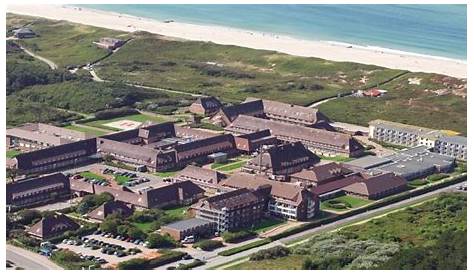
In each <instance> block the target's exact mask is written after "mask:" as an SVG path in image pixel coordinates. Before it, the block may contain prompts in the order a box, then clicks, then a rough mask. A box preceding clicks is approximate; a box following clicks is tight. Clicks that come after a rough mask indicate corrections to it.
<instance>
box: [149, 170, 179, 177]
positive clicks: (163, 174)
mask: <svg viewBox="0 0 474 274" xmlns="http://www.w3.org/2000/svg"><path fill="white" fill-rule="evenodd" d="M178 172H179V171H161V172H155V173H153V174H155V175H156V176H159V177H161V178H166V177H173V176H174V175H176V174H177V173H178Z"/></svg>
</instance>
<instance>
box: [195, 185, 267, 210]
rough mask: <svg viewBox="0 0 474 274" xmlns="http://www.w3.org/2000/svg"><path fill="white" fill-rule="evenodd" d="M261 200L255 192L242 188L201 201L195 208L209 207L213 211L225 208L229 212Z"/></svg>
mask: <svg viewBox="0 0 474 274" xmlns="http://www.w3.org/2000/svg"><path fill="white" fill-rule="evenodd" d="M261 199H262V197H259V196H258V195H256V194H255V193H253V191H251V190H249V189H246V188H241V189H237V190H233V191H229V192H225V193H222V194H218V195H215V196H212V197H209V198H207V199H204V200H201V201H200V202H199V203H198V204H197V205H195V206H193V207H195V208H200V207H202V206H205V205H209V207H210V208H212V209H217V210H222V209H223V208H227V209H229V210H234V209H237V208H241V207H245V206H248V205H250V204H254V203H258V202H260V201H261Z"/></svg>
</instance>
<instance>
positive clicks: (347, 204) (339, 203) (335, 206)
mask: <svg viewBox="0 0 474 274" xmlns="http://www.w3.org/2000/svg"><path fill="white" fill-rule="evenodd" d="M369 203H371V201H369V200H366V199H362V198H357V197H353V196H349V195H344V196H341V197H337V198H334V199H330V200H327V201H324V202H322V203H321V209H329V210H334V211H345V210H349V209H355V208H358V207H361V206H365V205H367V204H369Z"/></svg>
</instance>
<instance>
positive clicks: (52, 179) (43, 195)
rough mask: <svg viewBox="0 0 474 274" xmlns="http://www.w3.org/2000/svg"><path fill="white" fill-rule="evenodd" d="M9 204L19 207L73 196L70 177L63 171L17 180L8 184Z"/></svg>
mask: <svg viewBox="0 0 474 274" xmlns="http://www.w3.org/2000/svg"><path fill="white" fill-rule="evenodd" d="M6 191H7V205H9V206H14V207H17V208H22V207H28V206H33V205H39V204H43V203H47V202H53V201H57V200H59V199H61V198H66V197H69V196H71V188H70V185H69V179H68V178H67V177H66V176H64V175H63V174H62V173H55V174H51V175H46V176H42V177H36V178H32V179H26V180H22V181H17V182H14V183H10V184H7V185H6Z"/></svg>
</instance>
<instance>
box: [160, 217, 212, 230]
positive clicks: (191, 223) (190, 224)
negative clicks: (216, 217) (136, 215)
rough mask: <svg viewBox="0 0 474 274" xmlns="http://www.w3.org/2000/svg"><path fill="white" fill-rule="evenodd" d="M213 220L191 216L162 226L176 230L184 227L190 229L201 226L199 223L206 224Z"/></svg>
mask: <svg viewBox="0 0 474 274" xmlns="http://www.w3.org/2000/svg"><path fill="white" fill-rule="evenodd" d="M211 223H213V222H211V221H208V220H204V219H199V218H191V219H187V220H182V221H177V222H174V223H170V224H167V225H164V226H162V227H167V228H171V229H176V230H186V229H191V228H194V227H196V226H201V225H208V224H211Z"/></svg>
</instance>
